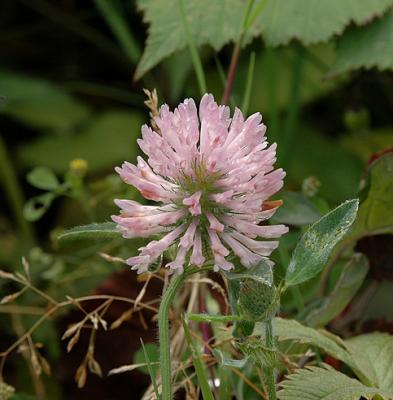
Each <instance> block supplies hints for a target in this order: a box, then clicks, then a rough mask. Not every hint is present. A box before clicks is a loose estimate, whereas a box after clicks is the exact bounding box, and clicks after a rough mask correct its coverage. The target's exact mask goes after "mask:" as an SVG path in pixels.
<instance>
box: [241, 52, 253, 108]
mask: <svg viewBox="0 0 393 400" xmlns="http://www.w3.org/2000/svg"><path fill="white" fill-rule="evenodd" d="M254 69H255V51H253V52H252V53H251V56H250V64H249V65H248V72H247V81H246V89H245V91H244V98H243V103H242V108H241V110H242V112H243V114H244V115H247V111H248V107H249V105H250V98H251V88H252V83H253V80H254Z"/></svg>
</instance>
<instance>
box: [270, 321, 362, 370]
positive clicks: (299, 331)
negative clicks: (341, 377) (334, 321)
mask: <svg viewBox="0 0 393 400" xmlns="http://www.w3.org/2000/svg"><path fill="white" fill-rule="evenodd" d="M274 332H275V335H276V336H277V337H278V339H279V340H295V341H298V342H300V343H307V344H310V345H312V346H315V347H318V348H320V349H321V350H323V351H324V352H325V353H327V354H329V355H331V356H332V357H334V358H337V359H338V360H341V361H343V362H344V363H345V364H347V365H348V366H349V367H351V368H352V369H353V370H354V371H359V368H358V367H357V365H356V364H355V363H354V361H353V360H352V357H351V355H350V353H349V352H348V351H347V349H346V347H345V345H344V343H343V342H342V341H340V339H339V338H338V337H334V336H333V335H330V334H329V335H328V334H327V332H325V331H321V330H317V329H314V328H310V327H308V326H304V325H302V324H300V323H299V322H297V321H296V320H294V319H292V320H291V319H282V318H275V319H274Z"/></svg>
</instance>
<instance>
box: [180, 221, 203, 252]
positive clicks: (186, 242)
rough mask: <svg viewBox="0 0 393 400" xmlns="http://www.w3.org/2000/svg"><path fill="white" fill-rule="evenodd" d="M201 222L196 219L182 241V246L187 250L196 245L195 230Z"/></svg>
mask: <svg viewBox="0 0 393 400" xmlns="http://www.w3.org/2000/svg"><path fill="white" fill-rule="evenodd" d="M198 223H199V221H198V220H197V219H194V220H193V221H192V222H191V224H190V225H189V226H188V229H187V230H186V232H185V234H184V236H183V237H182V238H181V239H180V246H183V247H184V248H186V249H187V250H188V249H189V248H190V247H191V246H192V244H193V243H194V235H195V230H196V228H197V226H198Z"/></svg>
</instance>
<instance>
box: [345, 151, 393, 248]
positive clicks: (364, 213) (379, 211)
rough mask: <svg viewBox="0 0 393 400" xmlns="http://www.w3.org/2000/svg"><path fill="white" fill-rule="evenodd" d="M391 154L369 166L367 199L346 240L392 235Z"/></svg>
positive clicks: (392, 191)
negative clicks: (384, 234) (385, 234)
mask: <svg viewBox="0 0 393 400" xmlns="http://www.w3.org/2000/svg"><path fill="white" fill-rule="evenodd" d="M392 188H393V154H392V153H389V154H385V155H383V156H382V157H380V158H378V159H377V160H376V161H374V162H373V164H371V166H370V168H369V174H368V178H367V183H366V189H364V190H365V191H367V189H368V191H367V197H366V199H365V201H364V202H363V203H362V204H361V205H360V208H359V213H358V217H357V219H356V222H355V224H354V226H353V229H352V231H351V233H350V235H349V238H348V240H356V239H359V238H361V237H363V236H369V235H376V234H381V233H393V213H392V210H393V189H392Z"/></svg>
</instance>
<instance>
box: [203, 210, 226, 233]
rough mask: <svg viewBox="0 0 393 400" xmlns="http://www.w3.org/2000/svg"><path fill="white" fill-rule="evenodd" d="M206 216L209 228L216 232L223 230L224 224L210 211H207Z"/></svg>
mask: <svg viewBox="0 0 393 400" xmlns="http://www.w3.org/2000/svg"><path fill="white" fill-rule="evenodd" d="M206 217H207V219H208V221H209V224H210V229H212V230H214V231H217V232H223V231H224V225H223V224H222V223H221V222H220V221H219V220H218V219H217V218H216V217H215V216H214V215H213V214H212V213H210V212H207V213H206Z"/></svg>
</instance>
